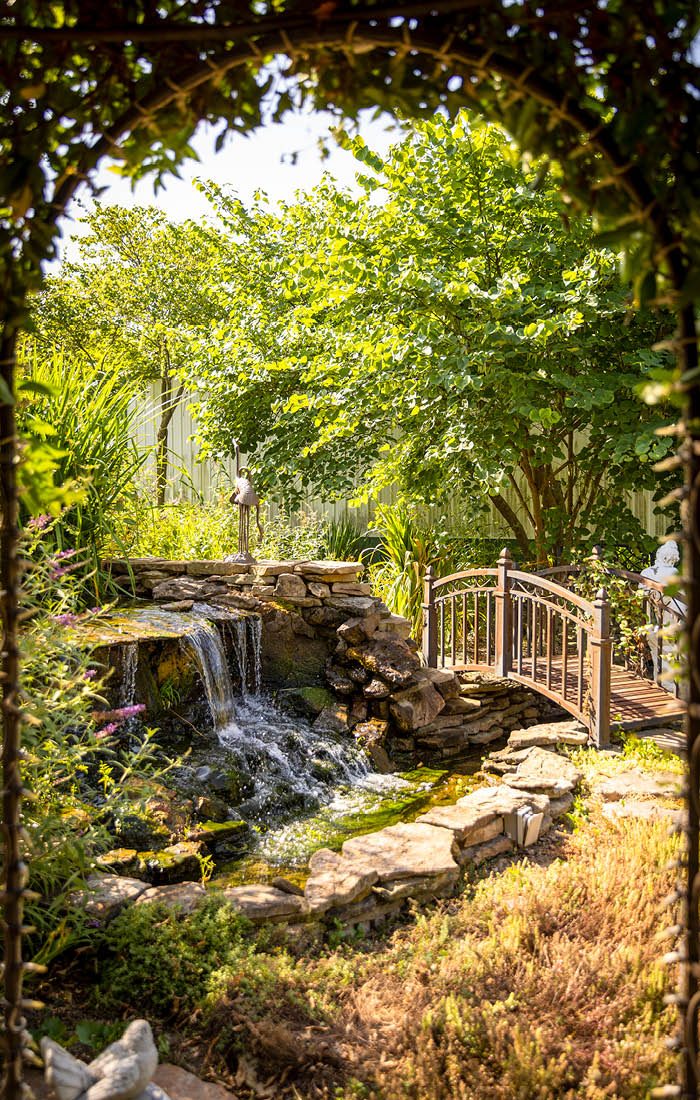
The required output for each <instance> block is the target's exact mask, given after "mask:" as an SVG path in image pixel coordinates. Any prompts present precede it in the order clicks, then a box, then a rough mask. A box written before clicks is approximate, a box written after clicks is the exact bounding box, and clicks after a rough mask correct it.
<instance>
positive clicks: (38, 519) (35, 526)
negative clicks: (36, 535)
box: [27, 512, 51, 531]
mask: <svg viewBox="0 0 700 1100" xmlns="http://www.w3.org/2000/svg"><path fill="white" fill-rule="evenodd" d="M50 523H51V516H49V515H47V514H46V512H44V513H43V515H40V516H32V518H31V519H30V520H29V522H28V523H27V527H29V528H30V529H31V530H32V531H43V530H44V528H45V527H48V525H49V524H50Z"/></svg>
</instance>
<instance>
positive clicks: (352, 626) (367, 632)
mask: <svg viewBox="0 0 700 1100" xmlns="http://www.w3.org/2000/svg"><path fill="white" fill-rule="evenodd" d="M380 622H381V620H380V618H379V615H377V614H376V613H375V614H370V615H365V616H364V617H363V618H354V619H347V621H346V622H344V623H342V624H341V625H340V626H339V627H338V637H339V638H341V639H342V640H343V641H344V642H347V643H348V645H353V646H355V645H357V646H359V645H362V644H363V643H364V642H366V641H369V639H370V638H371V637H372V635H373V634H374V633H375V632H376V630H377V628H378V626H379V624H380Z"/></svg>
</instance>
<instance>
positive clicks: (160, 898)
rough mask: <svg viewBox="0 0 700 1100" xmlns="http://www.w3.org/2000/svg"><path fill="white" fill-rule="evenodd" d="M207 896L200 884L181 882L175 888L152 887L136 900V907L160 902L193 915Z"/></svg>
mask: <svg viewBox="0 0 700 1100" xmlns="http://www.w3.org/2000/svg"><path fill="white" fill-rule="evenodd" d="M206 895H207V892H206V890H205V889H204V887H203V886H202V885H200V883H198V882H180V883H178V884H177V885H175V886H152V887H151V889H150V890H146V891H145V893H143V894H141V896H140V897H139V898H137V899H136V903H135V904H136V905H152V904H154V903H155V902H158V903H159V904H161V905H167V907H168V908H169V909H179V910H181V911H182V912H183V913H192V912H193V911H194V910H195V909H196V908H197V906H198V905H200V904H201V903H202V902H203V901H204V899H205V897H206Z"/></svg>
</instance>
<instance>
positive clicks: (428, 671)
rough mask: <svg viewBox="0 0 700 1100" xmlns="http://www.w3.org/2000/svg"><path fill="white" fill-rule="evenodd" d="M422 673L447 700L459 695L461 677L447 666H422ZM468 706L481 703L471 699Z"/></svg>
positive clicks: (475, 706)
mask: <svg viewBox="0 0 700 1100" xmlns="http://www.w3.org/2000/svg"><path fill="white" fill-rule="evenodd" d="M393 617H395V616H393ZM385 621H389V620H385ZM420 674H421V676H422V677H424V678H425V679H427V680H430V683H431V684H432V685H433V687H434V688H437V690H438V691H439V692H440V694H441V695H442V697H443V699H445V700H446V701H447V700H451V699H454V698H456V697H457V696H458V695H459V692H460V686H461V685H460V682H459V677H458V676H457V675H456V674H455V673H454V672H450V671H449V669H446V668H422V669H421V670H420ZM465 702H466V700H465ZM468 706H471V707H473V708H474V709H477V708H478V707H479V706H481V704H480V703H477V702H471V701H470V702H469V703H468Z"/></svg>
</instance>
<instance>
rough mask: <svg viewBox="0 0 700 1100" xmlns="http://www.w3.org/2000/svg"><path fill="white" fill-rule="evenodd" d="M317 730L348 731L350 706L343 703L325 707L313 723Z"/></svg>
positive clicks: (329, 731) (330, 731) (328, 731)
mask: <svg viewBox="0 0 700 1100" xmlns="http://www.w3.org/2000/svg"><path fill="white" fill-rule="evenodd" d="M313 728H314V729H315V730H320V731H321V732H327V733H348V732H349V729H350V727H349V725H348V708H347V707H346V706H344V705H343V704H342V703H335V704H334V705H333V706H330V707H324V708H323V710H322V711H321V713H320V714H319V716H318V718H317V719H316V720H315V722H314V724H313Z"/></svg>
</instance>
